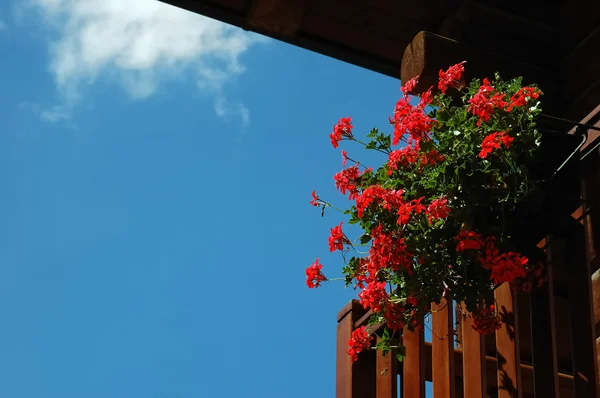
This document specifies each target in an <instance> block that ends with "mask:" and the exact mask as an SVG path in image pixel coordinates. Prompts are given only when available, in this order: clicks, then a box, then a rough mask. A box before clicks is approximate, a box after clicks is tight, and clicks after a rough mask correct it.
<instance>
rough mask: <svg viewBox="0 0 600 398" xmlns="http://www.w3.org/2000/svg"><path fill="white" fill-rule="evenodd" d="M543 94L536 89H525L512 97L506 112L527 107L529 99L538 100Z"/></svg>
mask: <svg viewBox="0 0 600 398" xmlns="http://www.w3.org/2000/svg"><path fill="white" fill-rule="evenodd" d="M540 94H542V92H541V91H540V90H538V89H537V88H536V87H523V88H521V89H520V90H519V91H517V92H516V93H514V94H513V95H512V97H510V105H508V108H506V110H507V111H508V112H510V111H512V109H513V108H516V107H521V106H525V104H526V103H527V101H528V100H529V99H537V98H538V97H539V96H540Z"/></svg>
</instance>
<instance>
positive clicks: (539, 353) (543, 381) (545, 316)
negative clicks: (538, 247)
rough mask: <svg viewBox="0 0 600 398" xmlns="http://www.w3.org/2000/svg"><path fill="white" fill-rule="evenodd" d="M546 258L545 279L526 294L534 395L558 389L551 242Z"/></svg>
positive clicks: (554, 392)
mask: <svg viewBox="0 0 600 398" xmlns="http://www.w3.org/2000/svg"><path fill="white" fill-rule="evenodd" d="M553 239H554V237H553V236H549V237H547V240H548V241H552V240H553ZM547 258H548V262H547V269H546V272H547V277H548V280H547V282H546V283H545V284H544V285H543V286H541V287H540V288H534V290H533V291H532V292H531V296H530V308H531V311H530V318H531V345H532V347H531V350H532V354H533V376H534V380H533V383H534V384H533V388H534V391H535V396H536V397H556V396H557V393H558V391H559V387H558V361H557V353H556V332H555V330H556V328H555V316H554V311H555V307H554V277H553V275H552V270H553V265H552V263H553V261H555V258H554V257H553V249H552V245H551V246H550V247H548V249H547Z"/></svg>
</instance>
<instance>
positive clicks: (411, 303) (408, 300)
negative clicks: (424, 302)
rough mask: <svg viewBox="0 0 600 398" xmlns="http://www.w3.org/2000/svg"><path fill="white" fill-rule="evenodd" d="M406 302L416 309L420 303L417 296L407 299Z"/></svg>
mask: <svg viewBox="0 0 600 398" xmlns="http://www.w3.org/2000/svg"><path fill="white" fill-rule="evenodd" d="M406 302H407V303H408V304H410V305H412V306H413V307H416V306H417V304H418V303H419V300H417V298H416V297H415V296H408V298H407V299H406Z"/></svg>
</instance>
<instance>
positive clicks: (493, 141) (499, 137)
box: [479, 131, 514, 159]
mask: <svg viewBox="0 0 600 398" xmlns="http://www.w3.org/2000/svg"><path fill="white" fill-rule="evenodd" d="M513 141H514V138H513V137H511V136H509V135H507V134H506V131H497V132H495V133H491V134H489V135H488V136H487V137H485V138H484V139H483V142H482V143H481V151H480V152H479V157H480V158H482V159H485V158H487V156H488V155H489V154H490V153H492V152H493V151H494V149H499V148H500V145H504V146H505V147H506V148H510V146H511V144H512V142H513Z"/></svg>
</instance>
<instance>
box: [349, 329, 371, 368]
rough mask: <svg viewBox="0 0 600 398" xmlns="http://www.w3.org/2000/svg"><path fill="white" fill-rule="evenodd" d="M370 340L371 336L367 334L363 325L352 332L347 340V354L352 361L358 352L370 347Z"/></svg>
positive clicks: (355, 358) (356, 357)
mask: <svg viewBox="0 0 600 398" xmlns="http://www.w3.org/2000/svg"><path fill="white" fill-rule="evenodd" d="M371 340H373V336H369V334H368V333H367V331H366V330H365V326H361V327H359V328H358V329H355V330H354V331H353V332H352V337H351V338H350V340H348V346H349V347H350V348H348V355H350V356H351V357H352V360H353V361H356V360H357V359H358V354H360V353H361V352H363V351H365V350H369V349H370V348H371Z"/></svg>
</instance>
